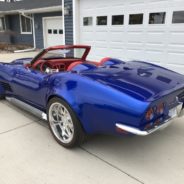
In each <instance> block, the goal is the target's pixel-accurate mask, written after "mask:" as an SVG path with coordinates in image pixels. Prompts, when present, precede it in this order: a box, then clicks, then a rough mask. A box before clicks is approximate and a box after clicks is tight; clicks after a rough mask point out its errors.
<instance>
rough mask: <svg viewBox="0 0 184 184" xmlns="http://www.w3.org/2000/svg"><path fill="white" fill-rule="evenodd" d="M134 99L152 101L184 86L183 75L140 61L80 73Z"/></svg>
mask: <svg viewBox="0 0 184 184" xmlns="http://www.w3.org/2000/svg"><path fill="white" fill-rule="evenodd" d="M80 74H81V75H83V76H85V77H89V78H91V79H93V80H96V81H98V82H100V83H102V84H104V85H107V86H109V87H112V88H114V89H117V90H119V91H121V92H123V93H125V94H128V95H130V96H132V97H134V98H136V99H140V100H144V101H152V100H155V99H158V98H160V97H161V96H163V95H166V94H169V93H171V92H173V91H175V90H177V89H179V88H181V87H184V76H183V75H181V74H178V73H175V72H173V71H170V70H167V69H165V68H162V67H159V66H156V65H153V64H149V63H146V62H140V61H131V62H127V63H122V64H116V65H111V66H104V67H100V68H96V69H92V70H88V71H82V72H81V73H80Z"/></svg>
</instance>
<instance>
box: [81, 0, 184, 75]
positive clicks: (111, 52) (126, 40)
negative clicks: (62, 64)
mask: <svg viewBox="0 0 184 184" xmlns="http://www.w3.org/2000/svg"><path fill="white" fill-rule="evenodd" d="M79 7H80V16H79V17H80V30H79V33H80V35H79V37H80V38H79V42H80V44H89V45H91V46H92V52H91V54H90V56H89V59H93V60H97V61H98V60H100V59H101V58H103V57H107V56H108V57H116V58H121V59H123V60H135V59H138V60H144V61H149V62H153V63H156V64H159V65H162V66H165V67H168V68H171V69H173V70H175V71H178V72H180V73H184V1H179V0H167V1H161V0H149V1H143V0H129V1H125V0H100V1H98V0H93V1H91V0H80V3H79ZM181 7H183V9H182V8H181Z"/></svg>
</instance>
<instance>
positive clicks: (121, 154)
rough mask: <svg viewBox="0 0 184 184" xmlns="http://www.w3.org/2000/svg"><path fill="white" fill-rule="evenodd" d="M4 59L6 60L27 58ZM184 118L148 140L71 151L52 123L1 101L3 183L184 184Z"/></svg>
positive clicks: (100, 140)
mask: <svg viewBox="0 0 184 184" xmlns="http://www.w3.org/2000/svg"><path fill="white" fill-rule="evenodd" d="M27 55H29V56H31V55H35V53H27V54H25V53H24V54H8V55H6V54H0V60H6V61H8V59H10V60H11V59H15V58H18V57H27ZM183 120H184V119H178V120H176V121H175V122H174V123H173V124H172V125H171V126H170V127H168V128H167V129H165V130H163V131H160V132H157V133H155V134H153V135H150V136H148V137H136V136H130V137H113V136H103V135H101V136H94V137H92V138H90V139H89V140H88V141H87V142H86V143H84V144H83V145H81V146H80V147H78V148H75V149H72V150H68V149H65V148H63V147H61V146H60V145H58V144H57V143H56V142H55V140H54V139H53V138H52V136H51V134H50V132H49V130H48V128H47V123H46V122H43V121H42V120H39V119H37V118H36V117H34V116H32V115H30V114H29V113H27V112H24V111H23V110H20V109H19V108H17V107H15V106H13V105H11V104H10V103H8V102H7V101H0V184H12V183H16V184H59V183H62V184H74V183H75V184H77V183H79V184H83V183H84V184H86V183H89V184H93V183H94V184H97V183H99V184H108V183H109V184H112V183H116V184H118V183H120V184H140V183H146V184H165V183H167V184H182V183H184V146H183V145H184V121H183Z"/></svg>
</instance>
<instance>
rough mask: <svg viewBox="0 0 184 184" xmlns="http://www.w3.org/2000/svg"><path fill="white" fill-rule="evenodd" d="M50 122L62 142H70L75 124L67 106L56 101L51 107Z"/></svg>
mask: <svg viewBox="0 0 184 184" xmlns="http://www.w3.org/2000/svg"><path fill="white" fill-rule="evenodd" d="M49 123H50V127H51V129H52V131H53V133H54V135H55V136H56V137H57V139H59V140H60V141H61V142H62V143H64V144H67V143H70V142H71V141H72V139H73V137H74V124H73V121H72V118H71V115H70V113H69V112H68V110H67V108H66V107H65V106H64V105H62V104H61V103H58V102H55V103H53V104H52V105H51V106H50V108H49Z"/></svg>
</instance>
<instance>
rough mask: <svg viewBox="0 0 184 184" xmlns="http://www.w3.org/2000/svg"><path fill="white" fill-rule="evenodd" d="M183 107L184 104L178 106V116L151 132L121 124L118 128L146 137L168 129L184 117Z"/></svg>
mask: <svg viewBox="0 0 184 184" xmlns="http://www.w3.org/2000/svg"><path fill="white" fill-rule="evenodd" d="M182 107H183V104H180V105H179V106H178V108H177V115H176V116H174V117H171V118H169V119H167V120H166V121H165V122H164V123H162V124H161V125H158V126H155V127H154V128H153V129H150V130H140V129H138V128H134V127H131V126H127V125H124V124H121V123H116V128H117V129H119V130H121V131H123V132H128V133H132V134H135V135H140V136H146V135H149V134H152V133H153V132H156V131H157V130H161V129H164V128H166V127H167V126H168V125H170V124H171V123H172V122H173V120H174V119H175V118H177V117H181V116H184V108H182Z"/></svg>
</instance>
